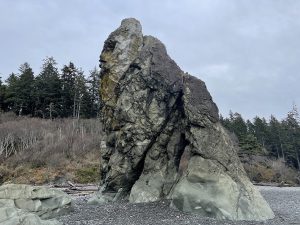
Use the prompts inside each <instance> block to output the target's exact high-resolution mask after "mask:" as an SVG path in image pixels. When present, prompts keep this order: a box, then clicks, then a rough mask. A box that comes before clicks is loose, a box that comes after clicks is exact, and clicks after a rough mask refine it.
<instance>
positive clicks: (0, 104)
mask: <svg viewBox="0 0 300 225" xmlns="http://www.w3.org/2000/svg"><path fill="white" fill-rule="evenodd" d="M6 89H7V87H6V85H5V84H3V83H2V79H1V77H0V112H5V111H7V110H8V106H7V103H6Z"/></svg>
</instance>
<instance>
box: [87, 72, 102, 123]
mask: <svg viewBox="0 0 300 225" xmlns="http://www.w3.org/2000/svg"><path fill="white" fill-rule="evenodd" d="M87 84H88V92H89V96H90V101H91V108H90V112H89V117H97V116H98V113H99V111H100V96H99V86H100V71H99V70H98V69H97V68H96V67H95V68H94V69H93V70H91V71H90V76H89V77H88V80H87Z"/></svg>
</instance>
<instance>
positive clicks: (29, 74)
mask: <svg viewBox="0 0 300 225" xmlns="http://www.w3.org/2000/svg"><path fill="white" fill-rule="evenodd" d="M19 71H20V76H19V79H18V81H17V84H16V85H17V90H18V92H17V93H16V98H17V99H18V100H17V101H18V104H19V106H20V110H19V115H28V114H32V115H33V114H34V98H33V97H34V96H33V94H34V93H33V89H34V74H33V71H32V69H31V67H30V65H29V64H28V63H24V64H22V65H21V66H20V68H19Z"/></svg>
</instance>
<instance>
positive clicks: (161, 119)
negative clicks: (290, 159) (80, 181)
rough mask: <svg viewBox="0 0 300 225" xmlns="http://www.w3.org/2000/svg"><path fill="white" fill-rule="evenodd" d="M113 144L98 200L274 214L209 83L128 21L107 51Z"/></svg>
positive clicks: (106, 96) (105, 101)
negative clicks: (223, 118)
mask: <svg viewBox="0 0 300 225" xmlns="http://www.w3.org/2000/svg"><path fill="white" fill-rule="evenodd" d="M100 63H101V64H100V66H101V89H100V95H101V102H102V106H101V115H102V121H103V124H104V129H105V132H106V134H107V143H106V144H107V147H106V149H105V151H103V152H102V157H101V167H102V168H101V176H102V177H101V178H102V183H101V191H100V192H99V193H98V194H97V195H96V196H95V197H94V198H93V199H92V200H91V202H100V203H104V202H108V201H117V200H120V199H129V201H130V202H150V201H158V200H161V199H170V200H171V206H172V207H175V208H177V209H179V210H182V211H186V212H194V213H198V214H201V215H205V216H210V217H215V218H219V219H231V220H266V219H270V218H273V217H274V214H273V212H272V210H271V209H270V207H269V206H268V204H267V203H266V201H265V200H264V199H263V198H262V196H261V195H260V193H259V192H258V191H257V190H256V189H255V188H254V186H253V185H252V184H251V182H250V181H249V179H248V178H247V176H246V173H245V171H244V169H243V167H242V165H241V163H240V161H239V158H238V156H237V149H238V147H237V146H236V144H235V143H234V142H233V141H232V140H231V138H230V137H229V135H228V134H227V132H226V130H225V129H224V128H223V127H222V126H221V124H220V122H219V118H218V108H217V106H216V104H215V103H214V102H213V100H212V98H211V96H210V94H209V92H208V91H207V89H206V86H205V83H204V82H203V81H201V80H199V79H197V78H195V77H193V76H191V75H189V74H187V73H184V72H183V71H182V70H181V69H180V68H179V67H178V66H177V64H176V63H175V62H174V61H173V60H172V59H171V58H170V57H169V56H168V54H167V51H166V48H165V46H164V45H163V44H162V43H161V42H160V41H159V40H158V39H156V38H154V37H152V36H143V34H142V28H141V25H140V23H139V22H138V21H137V20H135V19H125V20H123V21H122V23H121V26H120V27H119V28H118V29H117V30H115V31H114V32H112V33H111V34H110V35H109V37H108V39H107V40H106V41H105V44H104V48H103V51H102V53H101V56H100Z"/></svg>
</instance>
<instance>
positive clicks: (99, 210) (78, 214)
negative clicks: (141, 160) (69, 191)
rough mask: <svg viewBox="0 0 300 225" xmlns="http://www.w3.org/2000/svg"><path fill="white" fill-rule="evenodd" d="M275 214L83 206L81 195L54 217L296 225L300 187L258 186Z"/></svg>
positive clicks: (145, 224) (71, 222)
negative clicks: (223, 217) (220, 216)
mask: <svg viewBox="0 0 300 225" xmlns="http://www.w3.org/2000/svg"><path fill="white" fill-rule="evenodd" d="M258 188H259V190H260V191H261V193H262V195H263V196H264V197H265V199H266V200H267V201H268V202H269V204H270V206H271V208H272V209H273V211H274V213H275V215H276V217H275V218H274V219H272V220H267V221H264V222H253V221H251V222H250V221H235V222H233V221H220V220H215V219H212V218H206V217H201V216H198V215H193V214H187V213H183V212H179V211H177V210H174V209H171V208H169V202H167V201H161V202H155V203H139V204H130V203H128V202H118V203H109V204H105V205H97V206H92V205H87V204H86V202H87V199H88V198H89V196H85V197H75V196H74V203H75V204H74V205H75V207H74V208H75V210H74V211H73V212H72V213H70V214H68V215H65V216H62V217H60V218H58V220H59V221H61V222H63V223H64V224H65V225H81V224H82V225H94V224H95V225H97V224H105V225H150V224H151V225H152V224H153V225H154V224H159V225H181V224H190V225H194V224H195V225H196V224H197V225H221V224H222V225H237V224H238V225H250V224H251V225H254V224H255V225H256V224H260V225H275V224H276V225H280V224H282V225H300V188H298V187H297V188H296V187H285V188H279V187H258Z"/></svg>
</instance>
